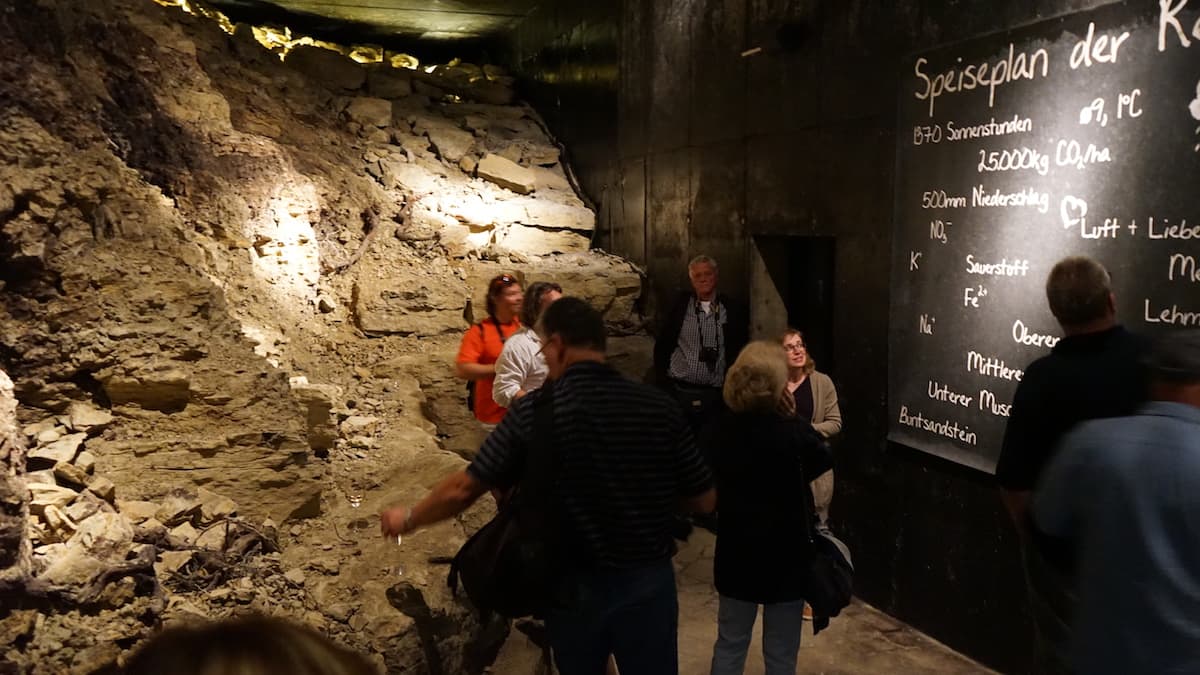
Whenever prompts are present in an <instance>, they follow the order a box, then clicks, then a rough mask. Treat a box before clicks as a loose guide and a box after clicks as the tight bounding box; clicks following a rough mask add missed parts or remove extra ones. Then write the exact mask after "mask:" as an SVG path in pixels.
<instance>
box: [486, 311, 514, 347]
mask: <svg viewBox="0 0 1200 675" xmlns="http://www.w3.org/2000/svg"><path fill="white" fill-rule="evenodd" d="M488 318H489V319H491V320H492V325H493V326H495V327H496V335H499V336H500V344H501V345H503V344H504V341H505V340H507V339H508V337H507V336H505V335H504V331H503V330H501V329H500V322H499V321H498V320H497V319H496V317H494V316H490V317H488ZM483 324H484V322H483V321H480V322H479V337H481V338H486V337H487V336H486V335H484V332H483Z"/></svg>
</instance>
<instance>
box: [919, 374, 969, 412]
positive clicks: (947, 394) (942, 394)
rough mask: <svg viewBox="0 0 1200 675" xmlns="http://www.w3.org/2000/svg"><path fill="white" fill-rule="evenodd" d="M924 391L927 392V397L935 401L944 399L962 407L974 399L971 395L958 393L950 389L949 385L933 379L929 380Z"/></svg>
mask: <svg viewBox="0 0 1200 675" xmlns="http://www.w3.org/2000/svg"><path fill="white" fill-rule="evenodd" d="M926 391H927V392H928V393H929V398H931V399H933V400H935V401H945V402H946V403H953V404H954V405H960V406H962V407H964V408H966V407H968V406H970V405H971V401H972V400H974V399H973V397H971V396H967V395H966V394H960V393H958V392H956V391H953V390H951V389H950V387H948V386H946V385H944V384H941V383H940V382H934V381H933V380H929V382H928V384H927V385H926Z"/></svg>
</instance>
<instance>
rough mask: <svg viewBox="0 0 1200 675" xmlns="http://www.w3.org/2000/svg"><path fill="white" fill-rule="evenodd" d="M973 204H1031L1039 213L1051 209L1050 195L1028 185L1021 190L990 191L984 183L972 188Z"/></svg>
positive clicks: (990, 205)
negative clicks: (1008, 191)
mask: <svg viewBox="0 0 1200 675" xmlns="http://www.w3.org/2000/svg"><path fill="white" fill-rule="evenodd" d="M971 206H984V207H1008V206H1031V207H1036V208H1037V210H1038V212H1039V213H1045V212H1047V211H1048V210H1050V195H1049V193H1046V192H1038V191H1037V190H1035V189H1034V188H1031V187H1027V188H1025V189H1024V190H1021V191H1020V192H1010V193H1001V192H1000V190H999V189H996V190H993V191H992V192H990V193H989V192H988V191H987V188H985V187H984V186H983V185H979V186H977V187H973V188H971Z"/></svg>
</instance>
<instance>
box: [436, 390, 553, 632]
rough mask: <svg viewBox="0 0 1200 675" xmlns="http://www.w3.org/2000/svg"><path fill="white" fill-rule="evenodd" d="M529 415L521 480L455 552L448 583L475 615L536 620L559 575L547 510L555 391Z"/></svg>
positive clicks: (550, 507)
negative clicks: (460, 590)
mask: <svg viewBox="0 0 1200 675" xmlns="http://www.w3.org/2000/svg"><path fill="white" fill-rule="evenodd" d="M533 414H534V436H533V442H532V444H531V447H530V449H529V454H528V457H527V459H526V464H525V472H524V475H523V476H522V477H521V480H520V481H519V482H518V484H517V486H516V488H515V489H514V490H513V492H512V494H511V495H510V496H509V497H508V498H507V499H506V500H504V503H503V504H501V505H500V509H499V512H498V513H497V514H496V517H495V518H493V519H492V520H491V521H490V522H489V523H488V524H487V525H484V526H483V527H482V528H480V530H479V531H478V532H476V533H475V534H474V535H472V536H471V538H470V539H468V540H467V541H466V543H465V544H463V546H462V548H461V549H459V551H458V554H457V555H455V556H454V561H453V562H452V563H451V565H450V577H449V579H448V583H449V586H450V590H451V591H452V592H453V593H454V594H455V595H457V593H458V587H459V584H460V583H461V584H462V588H463V590H465V591H466V593H467V598H469V599H470V600H471V604H473V605H475V607H476V608H477V609H479V610H480V611H482V612H485V613H486V612H494V613H496V614H499V615H501V616H505V617H508V618H519V617H524V616H538V615H540V614H541V613H542V611H543V610H545V609H547V608H548V607H550V606H551V603H552V601H553V598H554V597H555V596H556V594H557V591H558V581H559V575H560V571H561V566H560V564H559V560H558V556H557V552H558V547H557V546H556V544H557V541H556V539H557V534H558V526H557V523H558V520H557V516H556V515H555V514H556V513H557V511H556V509H554V508H553V505H552V504H551V489H552V480H553V474H554V472H555V470H556V467H557V458H556V454H555V453H554V451H553V448H552V447H551V441H552V438H553V436H552V432H553V426H552V424H553V420H554V396H553V391H549V390H547V391H543V392H542V394H541V395H540V396H538V399H537V401H536V402H535V403H534V413H533Z"/></svg>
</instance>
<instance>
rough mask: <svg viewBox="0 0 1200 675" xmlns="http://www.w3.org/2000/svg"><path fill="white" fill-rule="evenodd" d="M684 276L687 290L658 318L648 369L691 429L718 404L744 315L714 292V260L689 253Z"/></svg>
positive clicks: (740, 342) (741, 339)
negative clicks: (675, 403) (686, 276)
mask: <svg viewBox="0 0 1200 675" xmlns="http://www.w3.org/2000/svg"><path fill="white" fill-rule="evenodd" d="M688 280H689V281H690V282H691V286H692V288H691V290H690V291H682V292H680V293H679V295H678V296H677V297H676V298H675V301H674V302H673V303H672V304H671V305H670V307H669V308H668V309H667V312H666V313H665V314H664V315H663V316H662V318H661V320H660V322H659V325H658V336H657V338H656V339H655V341H654V373H655V377H656V379H657V381H658V384H659V386H661V387H662V388H663V389H665V390H667V391H668V392H669V393H670V394H671V395H672V396H674V397H675V399H676V400H677V401H679V403H680V405H681V406H683V410H684V414H685V415H686V416H687V420H688V424H689V425H690V426H691V427H692V432H693V433H696V432H698V431H699V430H700V427H702V426H704V424H705V423H707V422H708V421H710V420H712V419H713V417H714V416H715V414H716V413H717V412H719V411H720V410H721V408H722V406H723V403H722V400H721V387H722V385H724V383H725V369H726V368H727V367H728V366H729V364H732V363H733V360H734V359H736V358H737V355H738V353H739V352H741V351H742V347H745V346H746V342H747V340H748V339H749V334H750V320H749V315H748V314H747V313H746V311H745V309H744V308H743V307H742V305H741V304H739V303H737V302H736V301H734V300H733V299H731V298H729V297H728V296H727V295H725V294H724V293H718V292H717V261H716V260H713V259H712V258H710V257H708V256H706V255H699V256H696V257H695V258H692V261H691V262H689V263H688Z"/></svg>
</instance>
